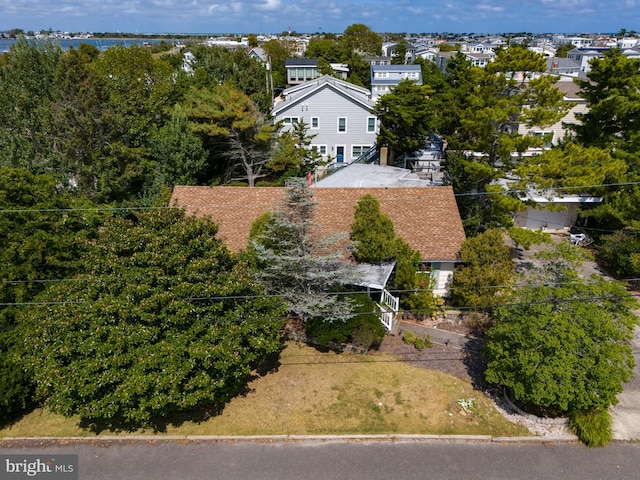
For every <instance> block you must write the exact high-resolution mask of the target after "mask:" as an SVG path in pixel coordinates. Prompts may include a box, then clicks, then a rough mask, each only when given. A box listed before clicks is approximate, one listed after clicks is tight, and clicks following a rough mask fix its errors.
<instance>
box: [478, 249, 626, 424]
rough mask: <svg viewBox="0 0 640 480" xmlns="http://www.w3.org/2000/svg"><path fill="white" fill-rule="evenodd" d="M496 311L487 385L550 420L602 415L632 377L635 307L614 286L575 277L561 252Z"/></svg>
mask: <svg viewBox="0 0 640 480" xmlns="http://www.w3.org/2000/svg"><path fill="white" fill-rule="evenodd" d="M547 258H548V260H547V263H546V264H545V265H544V267H543V268H542V269H538V270H533V271H532V273H533V274H532V275H531V274H530V275H528V276H526V277H525V278H524V279H523V281H524V282H525V283H526V284H525V285H523V286H520V287H518V289H517V290H515V291H514V293H513V295H512V297H511V298H510V301H509V303H508V304H506V305H503V306H502V307H500V308H499V309H497V311H496V316H495V318H496V321H495V325H494V326H493V327H492V328H491V329H490V330H489V332H488V335H487V343H486V348H485V355H486V357H487V361H488V366H487V371H486V378H487V380H488V381H489V382H491V383H495V384H499V385H502V386H504V387H506V388H507V389H508V390H509V391H510V392H511V394H512V395H513V396H514V397H515V398H516V399H517V400H518V401H520V402H522V403H524V404H526V405H528V406H530V407H531V408H532V409H534V410H536V411H537V412H543V413H546V414H551V415H561V414H566V413H573V412H581V411H600V410H606V409H608V408H609V406H610V405H611V404H615V403H617V399H616V395H617V394H618V393H620V392H621V391H622V387H623V384H624V383H625V382H627V381H628V380H629V379H630V378H631V375H632V374H633V365H634V360H633V353H632V351H631V347H630V346H629V341H630V339H631V338H632V335H633V330H634V327H635V325H636V324H637V323H638V319H637V317H636V316H635V315H634V314H633V312H632V311H631V310H632V308H635V306H637V305H636V303H635V302H634V301H633V299H632V297H631V296H630V295H629V294H628V293H627V292H626V290H625V288H624V286H623V285H622V284H619V283H615V282H609V281H606V280H604V279H603V278H601V277H597V276H593V277H591V278H590V279H588V280H584V279H581V278H580V277H578V276H577V274H576V272H575V268H574V266H573V265H571V262H570V261H568V260H567V259H566V257H563V254H562V253H561V252H558V251H554V252H552V254H551V255H550V256H548V257H547Z"/></svg>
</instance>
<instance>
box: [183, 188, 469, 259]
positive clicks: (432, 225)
mask: <svg viewBox="0 0 640 480" xmlns="http://www.w3.org/2000/svg"><path fill="white" fill-rule="evenodd" d="M312 191H313V193H314V201H316V202H317V203H318V205H317V207H316V216H315V218H314V220H315V221H316V222H317V223H319V224H320V225H322V227H323V231H324V232H325V233H341V232H343V233H347V234H348V233H349V232H350V231H351V224H352V223H353V214H354V210H355V206H356V204H357V202H358V200H360V198H361V197H362V196H363V195H365V194H367V193H368V194H371V195H373V196H374V197H376V198H377V199H378V201H379V202H380V206H381V210H382V212H383V213H384V214H386V215H388V216H389V218H391V220H392V221H393V224H394V227H395V231H396V234H397V235H398V236H400V237H402V238H403V239H404V240H405V241H406V242H407V243H408V244H409V245H410V246H411V248H413V249H414V250H417V251H418V252H420V254H421V256H422V258H423V259H424V260H433V261H438V260H440V261H443V260H456V259H457V258H458V254H459V252H460V246H461V245H462V242H463V241H464V240H465V234H464V229H463V228H462V221H461V220H460V214H459V212H458V207H457V205H456V200H455V197H454V195H453V189H452V188H451V187H407V188H312ZM284 197H285V189H284V187H187V186H177V187H175V188H174V190H173V195H172V197H171V205H175V206H180V207H184V208H185V209H186V211H187V213H188V214H193V215H199V216H205V215H206V216H208V217H209V218H211V219H212V220H213V221H215V222H216V223H218V225H219V232H218V235H219V237H220V238H222V239H223V240H224V241H225V243H226V245H227V246H228V247H229V248H230V249H231V250H234V251H239V250H241V249H244V248H246V246H247V241H248V238H249V230H250V228H251V225H252V224H253V222H254V220H255V219H256V218H258V217H259V216H260V215H262V214H263V213H265V212H267V211H270V210H275V209H277V208H278V204H279V203H280V202H282V201H283V199H284Z"/></svg>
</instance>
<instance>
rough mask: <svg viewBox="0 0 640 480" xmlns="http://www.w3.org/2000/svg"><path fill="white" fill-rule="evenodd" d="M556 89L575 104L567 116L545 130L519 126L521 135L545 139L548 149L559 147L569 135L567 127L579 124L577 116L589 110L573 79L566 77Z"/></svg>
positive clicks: (556, 85) (557, 84)
mask: <svg viewBox="0 0 640 480" xmlns="http://www.w3.org/2000/svg"><path fill="white" fill-rule="evenodd" d="M565 60H566V59H565ZM554 87H556V88H557V89H558V90H560V91H561V92H562V93H563V100H565V101H569V102H572V103H573V104H574V105H573V107H571V109H570V110H569V111H568V112H567V114H566V115H565V116H564V117H563V118H562V119H561V120H560V121H558V122H556V123H555V124H553V125H551V126H549V127H545V128H541V127H535V126H533V127H527V126H526V125H524V124H522V123H521V124H519V126H518V133H519V134H520V135H534V136H537V137H540V138H543V139H544V140H545V147H547V148H548V147H552V146H555V145H558V144H559V143H560V142H561V141H562V140H563V139H564V138H565V136H566V134H567V125H571V124H573V125H576V124H577V123H579V120H578V119H577V117H576V114H584V113H586V112H587V110H588V107H587V102H586V100H585V99H584V98H582V97H581V96H580V86H579V85H578V84H576V83H574V82H573V77H569V76H565V77H564V79H562V81H559V82H556V83H555V84H554Z"/></svg>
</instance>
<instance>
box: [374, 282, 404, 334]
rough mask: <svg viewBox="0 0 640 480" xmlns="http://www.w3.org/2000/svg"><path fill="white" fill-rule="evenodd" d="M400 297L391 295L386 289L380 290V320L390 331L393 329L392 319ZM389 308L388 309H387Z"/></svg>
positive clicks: (396, 311)
mask: <svg viewBox="0 0 640 480" xmlns="http://www.w3.org/2000/svg"><path fill="white" fill-rule="evenodd" d="M399 306H400V299H398V298H396V297H394V296H393V295H391V294H390V293H389V292H388V291H387V290H384V289H383V290H382V298H381V299H380V305H378V307H380V321H381V322H382V324H383V325H384V326H385V328H386V329H387V330H389V331H390V332H391V331H392V330H393V319H394V317H395V316H396V313H398V308H399ZM389 309H390V310H389Z"/></svg>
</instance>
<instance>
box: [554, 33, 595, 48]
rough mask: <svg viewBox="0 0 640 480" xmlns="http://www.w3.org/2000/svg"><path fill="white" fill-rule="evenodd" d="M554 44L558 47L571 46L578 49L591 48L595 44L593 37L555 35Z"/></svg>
mask: <svg viewBox="0 0 640 480" xmlns="http://www.w3.org/2000/svg"><path fill="white" fill-rule="evenodd" d="M552 42H553V44H554V45H556V46H558V47H559V46H560V45H567V44H571V45H574V46H576V47H578V48H584V47H590V46H591V44H592V43H593V39H592V38H591V37H575V36H574V37H567V36H565V35H553V37H552Z"/></svg>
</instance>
